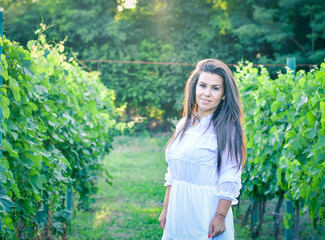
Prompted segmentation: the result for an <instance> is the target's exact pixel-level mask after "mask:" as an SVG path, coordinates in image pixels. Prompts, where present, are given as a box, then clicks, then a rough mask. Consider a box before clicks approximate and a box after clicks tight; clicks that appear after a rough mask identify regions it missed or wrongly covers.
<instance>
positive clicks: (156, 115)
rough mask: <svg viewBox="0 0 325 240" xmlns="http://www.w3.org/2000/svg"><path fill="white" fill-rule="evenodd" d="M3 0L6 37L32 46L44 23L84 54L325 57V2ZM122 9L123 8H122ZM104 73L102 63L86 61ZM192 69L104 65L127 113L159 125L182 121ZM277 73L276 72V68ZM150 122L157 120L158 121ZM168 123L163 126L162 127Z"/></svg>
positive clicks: (184, 58)
mask: <svg viewBox="0 0 325 240" xmlns="http://www.w3.org/2000/svg"><path fill="white" fill-rule="evenodd" d="M123 4H124V1H122V0H117V1H115V0H110V1H108V0H96V1H95V0H73V1H71V0H59V1H52V0H42V1H32V0H16V1H10V0H4V1H3V7H4V8H5V17H6V20H5V23H4V26H5V34H6V36H7V37H8V38H9V39H12V40H15V41H18V42H20V43H21V44H23V45H25V44H26V43H27V41H28V40H30V39H33V38H35V35H34V32H35V30H37V29H38V28H39V24H40V22H43V23H44V24H46V25H47V26H52V25H53V26H52V27H51V28H50V30H48V31H46V34H47V37H48V39H49V40H53V41H55V42H59V41H61V40H63V39H65V38H66V37H67V40H66V45H65V46H66V47H67V48H70V49H71V50H72V51H73V52H76V53H78V56H77V58H78V59H80V60H83V59H108V60H131V61H132V60H137V61H153V62H174V63H177V62H180V63H195V62H197V61H198V60H200V59H203V58H217V59H221V60H223V61H225V62H226V63H235V64H236V63H237V62H238V61H240V60H242V59H247V60H249V61H252V62H254V63H257V64H284V63H285V59H286V58H287V57H288V56H294V57H296V59H297V63H308V64H320V63H321V62H322V61H323V60H324V57H325V3H324V1H321V0H311V1H303V0H276V1H273V0H263V1H258V0H229V1H225V0H200V1H198V0H186V1H183V0H139V1H137V4H136V7H135V8H130V9H125V8H124V9H123V10H122V11H121V7H122V6H123ZM118 7H119V8H120V10H118ZM87 65H88V67H89V68H91V69H93V70H97V64H96V63H93V64H92V63H87ZM192 70H193V66H178V65H136V64H121V63H105V64H103V63H102V64H101V65H100V72H101V73H102V76H101V79H102V81H103V83H104V84H105V85H106V86H108V87H109V88H111V89H114V90H115V91H116V95H117V98H116V104H117V106H123V105H125V104H126V103H127V105H126V111H125V117H126V118H131V117H136V116H144V117H147V118H149V119H151V120H155V122H154V123H157V121H158V123H163V122H166V120H169V119H172V118H175V117H176V116H177V115H178V113H177V110H178V109H179V107H180V105H181V102H182V94H183V86H184V82H185V81H186V79H187V77H188V75H189V73H190V71H192ZM270 71H271V72H272V71H274V72H275V71H276V70H275V69H274V68H273V69H270ZM151 123H153V122H152V121H151ZM160 126H161V125H160Z"/></svg>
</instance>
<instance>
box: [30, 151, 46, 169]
mask: <svg viewBox="0 0 325 240" xmlns="http://www.w3.org/2000/svg"><path fill="white" fill-rule="evenodd" d="M26 157H27V158H28V159H30V160H32V161H33V163H34V165H35V166H36V167H38V168H41V167H42V161H43V156H42V155H40V154H36V153H26Z"/></svg>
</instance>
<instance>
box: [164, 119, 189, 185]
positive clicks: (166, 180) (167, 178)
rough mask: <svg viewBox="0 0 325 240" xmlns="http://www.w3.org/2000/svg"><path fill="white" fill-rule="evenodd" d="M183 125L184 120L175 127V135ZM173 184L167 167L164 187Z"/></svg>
mask: <svg viewBox="0 0 325 240" xmlns="http://www.w3.org/2000/svg"><path fill="white" fill-rule="evenodd" d="M184 123H185V118H182V119H181V120H180V121H179V122H178V123H177V125H176V130H175V134H176V133H177V132H178V131H179V130H180V129H181V128H182V126H183V124H184ZM172 184H173V178H172V175H171V173H170V170H169V167H167V172H166V174H165V184H164V185H165V186H168V185H172Z"/></svg>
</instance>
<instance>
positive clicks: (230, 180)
mask: <svg viewBox="0 0 325 240" xmlns="http://www.w3.org/2000/svg"><path fill="white" fill-rule="evenodd" d="M221 159H222V164H221V169H220V177H219V179H218V182H217V185H218V188H219V196H220V198H223V199H226V200H229V201H232V202H233V204H237V203H238V200H237V199H236V198H237V197H238V196H239V193H240V189H241V187H242V184H241V173H242V167H240V169H238V165H237V163H236V160H235V159H234V158H233V155H232V156H229V155H228V151H227V149H226V150H225V151H224V152H223V153H222V156H221Z"/></svg>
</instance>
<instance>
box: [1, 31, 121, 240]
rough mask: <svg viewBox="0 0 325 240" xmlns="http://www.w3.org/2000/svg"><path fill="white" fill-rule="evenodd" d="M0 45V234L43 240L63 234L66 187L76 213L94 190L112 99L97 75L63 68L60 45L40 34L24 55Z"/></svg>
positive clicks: (108, 137)
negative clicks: (0, 81)
mask: <svg viewBox="0 0 325 240" xmlns="http://www.w3.org/2000/svg"><path fill="white" fill-rule="evenodd" d="M1 44H2V45H3V48H4V53H3V54H2V55H1V60H2V61H1V62H0V74H1V76H2V77H3V80H4V83H3V85H2V86H1V87H0V91H1V100H0V106H1V113H2V116H3V121H2V123H1V124H2V125H1V131H2V133H3V140H2V145H1V149H2V151H3V155H2V156H1V161H0V230H1V231H2V233H3V234H4V232H7V233H8V234H9V233H10V234H14V235H15V236H16V237H18V238H19V239H32V238H33V237H35V236H36V235H38V236H39V237H41V238H42V239H48V237H49V236H50V234H64V233H65V232H66V230H67V227H68V222H69V217H70V212H69V211H68V210H67V209H66V207H65V204H66V199H65V196H66V194H65V193H66V189H67V187H69V188H71V189H73V191H74V192H75V193H76V194H77V195H76V196H77V198H76V200H77V202H78V203H79V206H83V207H84V208H85V207H87V206H88V205H89V203H90V198H89V196H90V194H92V193H94V192H95V191H96V185H95V184H96V180H97V177H98V174H99V173H100V172H101V169H102V166H101V163H102V159H103V157H104V156H105V155H106V154H107V153H108V152H109V151H110V148H111V141H112V137H113V134H114V132H115V126H116V121H115V118H116V109H115V106H114V98H115V95H114V91H113V90H109V89H107V88H106V87H105V86H104V85H103V84H102V83H101V82H100V80H99V77H98V74H97V73H87V72H85V71H83V70H81V68H80V67H79V66H78V65H77V64H76V63H75V62H74V61H72V62H68V61H67V60H66V57H65V55H64V54H63V51H64V46H63V43H58V44H55V45H49V44H47V43H46V41H45V38H44V36H43V35H40V37H39V40H37V41H30V42H29V43H28V50H25V49H23V47H21V46H19V45H17V44H15V43H12V42H11V41H9V40H4V41H1ZM107 174H108V173H107ZM108 177H109V174H108ZM108 179H109V178H108ZM1 237H2V238H3V237H4V236H1Z"/></svg>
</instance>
